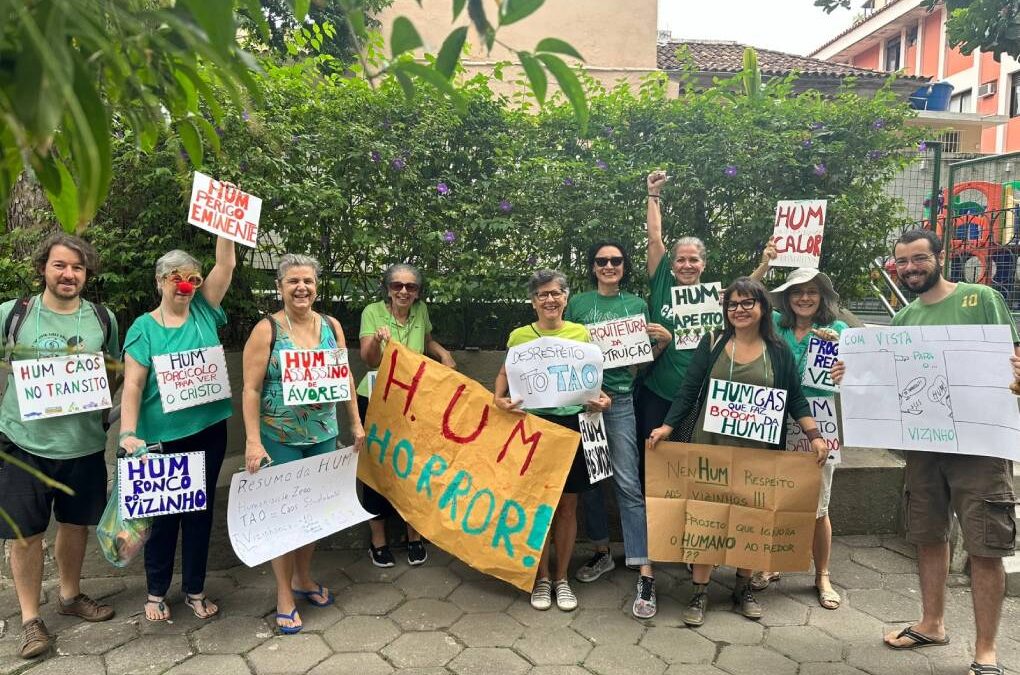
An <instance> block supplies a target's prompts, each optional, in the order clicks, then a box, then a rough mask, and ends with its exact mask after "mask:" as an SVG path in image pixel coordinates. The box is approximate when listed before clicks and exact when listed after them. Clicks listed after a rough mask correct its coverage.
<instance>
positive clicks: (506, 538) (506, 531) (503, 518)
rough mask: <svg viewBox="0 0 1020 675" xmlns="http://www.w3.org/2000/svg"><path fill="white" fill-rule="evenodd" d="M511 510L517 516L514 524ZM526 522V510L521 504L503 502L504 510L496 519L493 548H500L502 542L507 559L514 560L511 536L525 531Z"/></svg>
mask: <svg viewBox="0 0 1020 675" xmlns="http://www.w3.org/2000/svg"><path fill="white" fill-rule="evenodd" d="M511 509H512V510H513V511H514V512H515V513H516V514H517V517H516V519H515V522H514V523H513V524H511V523H510V511H511ZM526 522H527V521H526V519H525V517H524V508H523V507H521V505H520V504H518V503H517V502H515V501H514V500H512V499H508V500H506V501H505V502H503V508H502V509H500V511H499V518H498V519H496V529H495V531H494V532H493V533H492V547H493V548H499V545H500V542H502V543H503V548H504V549H505V550H506V555H507V557H508V558H510V559H511V560H513V558H514V545H513V542H511V541H510V535H513V534H517V533H518V532H520V531H521V530H523V529H524V525H525V523H526ZM539 549H541V546H539Z"/></svg>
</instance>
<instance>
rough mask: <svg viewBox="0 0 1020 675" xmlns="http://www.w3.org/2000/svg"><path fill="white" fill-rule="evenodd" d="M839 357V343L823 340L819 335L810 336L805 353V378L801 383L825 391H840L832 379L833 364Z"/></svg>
mask: <svg viewBox="0 0 1020 675" xmlns="http://www.w3.org/2000/svg"><path fill="white" fill-rule="evenodd" d="M838 358H839V343H838V342H829V341H828V340H823V339H822V338H820V337H818V336H817V335H811V336H810V337H809V338H808V348H807V353H806V354H804V378H803V380H801V384H806V385H807V386H809V387H814V388H815V389H823V390H825V391H839V387H837V386H836V383H835V382H833V381H832V365H833V364H834V363H835V362H836V359H838Z"/></svg>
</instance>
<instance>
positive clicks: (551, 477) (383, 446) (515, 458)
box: [358, 341, 602, 591]
mask: <svg viewBox="0 0 1020 675" xmlns="http://www.w3.org/2000/svg"><path fill="white" fill-rule="evenodd" d="M596 350H597V348H596ZM597 358H598V359H599V362H600V363H601V359H602V356H601V354H598V355H597ZM365 428H366V429H367V430H368V431H367V436H368V438H367V439H366V442H365V450H364V451H363V452H362V453H361V457H360V458H359V461H358V477H359V478H360V479H361V480H363V481H365V482H366V483H367V484H368V485H370V486H372V487H373V488H375V489H376V490H377V491H378V492H380V493H382V494H383V495H384V496H385V497H386V498H387V499H388V500H389V501H390V503H392V504H393V506H394V507H396V509H397V511H398V512H399V513H400V515H401V516H402V517H403V518H404V519H405V520H406V521H407V522H408V523H410V524H411V525H413V526H414V528H415V529H416V530H418V531H419V532H421V533H422V535H423V536H424V537H425V538H426V539H428V540H429V541H431V542H432V543H434V544H436V545H437V546H440V547H441V548H443V549H445V550H446V551H448V552H450V553H451V554H453V555H455V556H457V557H458V558H460V559H461V560H463V561H464V562H465V563H467V564H468V565H471V566H472V567H474V568H476V569H478V570H480V571H482V572H484V573H486V574H491V575H492V576H494V577H497V578H499V579H502V580H504V581H507V582H509V583H511V584H513V585H514V586H516V587H518V588H520V589H522V590H526V591H527V590H531V587H532V586H533V585H534V583H535V570H536V565H537V564H538V560H539V557H540V556H541V555H542V548H543V546H544V545H545V539H546V535H547V534H548V532H549V526H550V524H551V522H552V517H553V513H554V512H555V510H556V505H557V504H558V503H559V500H560V495H561V493H562V492H563V485H564V483H565V482H566V479H567V473H569V471H570V466H571V464H572V462H573V459H574V453H573V451H569V452H567V451H565V450H564V449H567V450H570V449H572V448H576V447H577V443H578V441H579V436H578V434H577V432H575V431H570V430H569V429H566V428H564V427H562V426H560V425H558V424H555V423H553V422H549V421H548V420H544V419H542V418H540V417H536V416H534V415H522V414H520V413H510V412H505V411H503V410H500V409H499V408H496V407H495V406H493V405H492V392H490V391H488V390H487V389H486V388H485V387H483V386H482V385H480V384H478V383H477V382H475V381H474V380H471V379H469V378H467V377H465V376H464V375H461V374H460V373H458V372H456V371H454V370H451V369H449V368H447V367H445V366H443V365H441V364H439V363H437V362H435V361H433V360H432V359H429V358H427V357H425V356H423V355H421V354H416V353H414V352H412V351H411V350H409V349H408V348H407V347H405V346H403V345H401V344H398V343H397V342H395V341H390V342H389V344H388V345H387V346H386V350H385V351H384V352H383V356H382V363H381V365H380V368H379V378H378V380H377V381H376V386H375V389H374V391H373V392H372V400H371V402H370V404H369V407H368V415H367V419H366V421H365Z"/></svg>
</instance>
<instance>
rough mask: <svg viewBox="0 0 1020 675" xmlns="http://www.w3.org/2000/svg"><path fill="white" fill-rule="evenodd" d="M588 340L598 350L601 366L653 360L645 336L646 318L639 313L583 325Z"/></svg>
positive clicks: (624, 364)
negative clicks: (586, 330)
mask: <svg viewBox="0 0 1020 675" xmlns="http://www.w3.org/2000/svg"><path fill="white" fill-rule="evenodd" d="M585 327H586V328H587V329H588V335H590V336H591V341H592V342H593V343H595V344H596V345H598V347H599V349H601V350H602V358H603V359H604V364H603V367H604V368H607V369H608V368H620V367H621V366H633V365H636V364H638V363H647V362H649V361H652V360H654V358H655V357H654V356H652V343H651V340H649V339H648V331H647V329H648V322H647V321H645V317H644V316H642V315H641V314H635V315H634V316H627V317H624V318H622V319H610V320H608V321H600V322H599V323H592V324H588V325H586V326H585Z"/></svg>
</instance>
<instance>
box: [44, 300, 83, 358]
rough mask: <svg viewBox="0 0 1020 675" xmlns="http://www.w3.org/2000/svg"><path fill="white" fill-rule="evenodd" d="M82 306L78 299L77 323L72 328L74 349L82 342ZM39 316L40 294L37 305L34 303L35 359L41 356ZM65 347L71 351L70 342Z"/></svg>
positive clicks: (81, 301)
mask: <svg viewBox="0 0 1020 675" xmlns="http://www.w3.org/2000/svg"><path fill="white" fill-rule="evenodd" d="M84 305H85V302H84V301H83V300H82V299H81V298H78V321H77V324H76V325H75V328H74V340H75V343H74V345H75V347H77V345H80V344H81V342H82V340H81V309H82V307H83V306H84ZM41 316H42V293H40V294H39V297H38V299H37V303H36V308H35V344H36V347H35V355H36V356H37V357H38V356H40V355H41V354H42V352H41V351H40V349H39V335H40V333H39V323H40V322H39V319H40V317H41ZM67 346H68V351H71V349H70V348H71V341H70V340H68V341H67ZM75 351H78V349H75Z"/></svg>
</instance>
